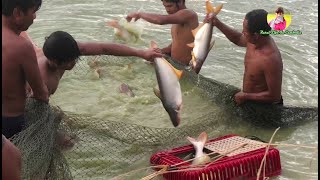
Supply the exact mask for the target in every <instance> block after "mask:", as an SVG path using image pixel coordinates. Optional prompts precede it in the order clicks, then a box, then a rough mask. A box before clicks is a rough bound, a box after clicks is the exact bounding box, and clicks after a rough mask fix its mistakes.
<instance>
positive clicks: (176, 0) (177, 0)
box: [161, 0, 185, 3]
mask: <svg viewBox="0 0 320 180" xmlns="http://www.w3.org/2000/svg"><path fill="white" fill-rule="evenodd" d="M161 1H166V2H175V3H178V2H180V1H181V0H161ZM182 2H183V3H185V0H182Z"/></svg>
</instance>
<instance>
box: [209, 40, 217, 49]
mask: <svg viewBox="0 0 320 180" xmlns="http://www.w3.org/2000/svg"><path fill="white" fill-rule="evenodd" d="M215 42H216V40H215V39H212V40H211V42H210V46H209V51H210V50H211V49H212V47H213V45H214V43H215Z"/></svg>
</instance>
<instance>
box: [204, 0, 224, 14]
mask: <svg viewBox="0 0 320 180" xmlns="http://www.w3.org/2000/svg"><path fill="white" fill-rule="evenodd" d="M222 7H223V4H220V5H218V6H217V7H214V6H213V5H212V4H211V3H210V1H209V0H206V13H207V14H210V13H215V14H218V13H219V12H220V10H221V9H222Z"/></svg>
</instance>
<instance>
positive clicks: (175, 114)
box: [167, 105, 181, 127]
mask: <svg viewBox="0 0 320 180" xmlns="http://www.w3.org/2000/svg"><path fill="white" fill-rule="evenodd" d="M180 109H181V105H180V106H179V107H178V108H177V109H170V110H167V112H168V114H169V116H170V120H171V122H172V124H173V126H174V127H177V126H179V124H180V121H181V113H180Z"/></svg>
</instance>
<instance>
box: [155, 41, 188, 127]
mask: <svg viewBox="0 0 320 180" xmlns="http://www.w3.org/2000/svg"><path fill="white" fill-rule="evenodd" d="M151 47H152V48H158V46H157V44H156V43H155V42H153V41H151ZM154 67H155V71H156V76H157V81H158V86H159V90H160V95H158V97H159V98H160V100H161V102H162V105H163V107H164V108H165V110H166V111H167V112H168V114H169V116H170V119H171V122H172V124H173V126H174V127H177V126H178V125H179V124H180V118H181V117H180V111H181V107H182V93H181V88H180V83H179V79H180V78H181V76H182V73H183V71H180V70H177V69H175V68H174V67H173V66H172V65H171V64H170V63H169V62H168V61H167V60H166V59H164V58H155V59H154Z"/></svg>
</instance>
